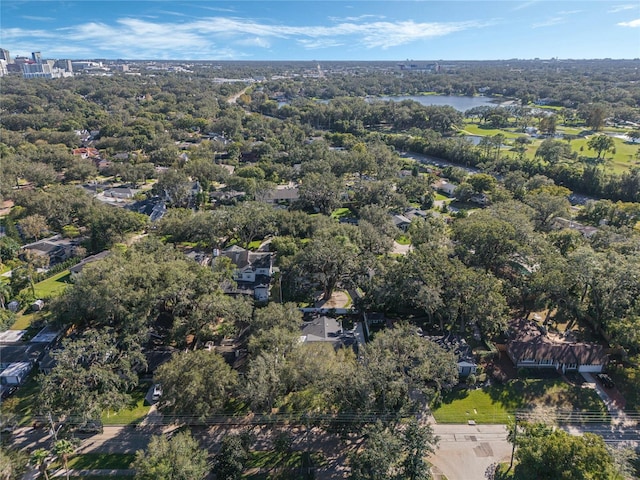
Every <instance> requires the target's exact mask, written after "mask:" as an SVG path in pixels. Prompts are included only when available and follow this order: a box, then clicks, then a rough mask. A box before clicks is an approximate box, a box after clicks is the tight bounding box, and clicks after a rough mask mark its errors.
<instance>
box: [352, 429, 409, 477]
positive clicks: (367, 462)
mask: <svg viewBox="0 0 640 480" xmlns="http://www.w3.org/2000/svg"><path fill="white" fill-rule="evenodd" d="M363 436H364V440H363V443H362V446H361V447H360V449H359V450H358V451H356V452H354V453H353V454H352V455H351V457H350V458H349V461H350V464H351V475H350V478H351V480H391V479H392V478H393V467H395V466H396V464H397V463H399V459H400V456H401V455H402V445H401V443H400V439H399V438H398V437H397V436H396V435H395V432H393V431H391V430H390V429H388V428H386V427H385V426H384V425H383V424H382V423H381V422H378V423H376V424H374V425H370V426H368V427H366V428H365V431H364V435H363Z"/></svg>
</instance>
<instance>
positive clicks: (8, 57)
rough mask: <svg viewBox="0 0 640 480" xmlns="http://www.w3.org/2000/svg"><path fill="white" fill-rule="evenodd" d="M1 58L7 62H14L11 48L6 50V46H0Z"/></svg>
mask: <svg viewBox="0 0 640 480" xmlns="http://www.w3.org/2000/svg"><path fill="white" fill-rule="evenodd" d="M0 60H4V61H5V62H7V63H13V62H12V61H11V55H9V50H5V49H4V48H0Z"/></svg>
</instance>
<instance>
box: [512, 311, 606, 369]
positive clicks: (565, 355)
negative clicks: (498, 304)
mask: <svg viewBox="0 0 640 480" xmlns="http://www.w3.org/2000/svg"><path fill="white" fill-rule="evenodd" d="M509 352H510V353H511V355H512V356H513V357H514V358H515V360H516V361H522V360H535V361H544V360H548V361H555V362H558V363H564V364H572V363H576V364H578V365H603V364H605V363H606V362H607V354H606V353H605V349H604V347H603V346H602V345H599V344H597V343H586V342H568V341H560V340H554V339H552V338H550V337H549V336H547V335H546V333H545V331H544V330H543V329H541V327H539V326H538V325H537V324H536V323H535V322H532V321H529V320H526V319H520V320H518V321H517V322H514V323H513V324H512V325H511V341H510V342H509Z"/></svg>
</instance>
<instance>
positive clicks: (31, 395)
mask: <svg viewBox="0 0 640 480" xmlns="http://www.w3.org/2000/svg"><path fill="white" fill-rule="evenodd" d="M35 377H36V374H35V373H33V372H32V373H31V375H30V376H29V377H28V378H27V380H26V381H25V382H24V383H23V384H22V385H20V387H18V390H17V391H16V392H15V393H14V394H13V395H11V396H10V397H9V398H7V399H6V400H3V401H2V415H3V416H6V417H12V418H13V419H14V420H15V421H16V422H17V423H18V424H19V425H22V426H24V425H29V424H30V423H31V422H32V419H33V415H34V414H35V413H36V412H34V411H33V407H34V406H36V405H37V404H38V401H37V397H38V393H39V392H40V385H39V384H38V382H36V380H35Z"/></svg>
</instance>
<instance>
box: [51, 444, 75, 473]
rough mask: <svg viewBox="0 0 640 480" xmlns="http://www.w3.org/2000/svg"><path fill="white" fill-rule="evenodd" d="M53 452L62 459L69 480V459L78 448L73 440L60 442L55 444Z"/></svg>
mask: <svg viewBox="0 0 640 480" xmlns="http://www.w3.org/2000/svg"><path fill="white" fill-rule="evenodd" d="M53 451H54V452H55V454H56V455H57V456H58V458H61V459H62V464H63V465H64V469H65V470H66V473H67V480H69V457H70V456H71V455H72V454H73V452H75V451H76V446H75V444H74V443H73V442H72V441H71V440H66V439H62V440H58V441H56V443H54V444H53Z"/></svg>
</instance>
